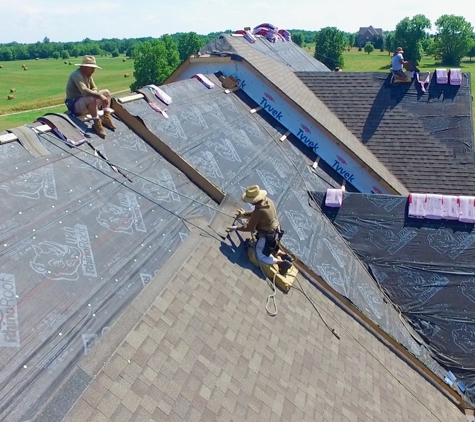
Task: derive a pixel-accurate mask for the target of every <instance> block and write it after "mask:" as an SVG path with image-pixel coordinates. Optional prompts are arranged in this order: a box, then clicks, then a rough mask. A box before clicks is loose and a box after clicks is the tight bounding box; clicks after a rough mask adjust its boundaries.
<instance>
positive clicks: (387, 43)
mask: <svg viewBox="0 0 475 422" xmlns="http://www.w3.org/2000/svg"><path fill="white" fill-rule="evenodd" d="M396 48H397V45H396V39H395V38H394V31H391V32H388V33H387V34H386V35H385V37H384V49H385V50H386V51H387V52H388V53H389V54H390V55H391V53H394V52H395V51H396Z"/></svg>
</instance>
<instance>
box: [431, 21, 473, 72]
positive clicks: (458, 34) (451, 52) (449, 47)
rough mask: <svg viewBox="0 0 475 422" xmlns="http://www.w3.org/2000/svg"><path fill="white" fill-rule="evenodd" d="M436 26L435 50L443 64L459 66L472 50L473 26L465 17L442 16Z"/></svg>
mask: <svg viewBox="0 0 475 422" xmlns="http://www.w3.org/2000/svg"><path fill="white" fill-rule="evenodd" d="M435 26H436V28H437V32H436V36H435V48H436V51H437V54H438V56H439V57H440V58H441V59H442V63H443V64H445V65H448V66H458V65H459V64H460V61H461V60H462V58H463V57H464V56H465V54H466V53H467V51H468V49H469V48H470V42H471V40H472V36H473V26H472V25H471V24H470V22H467V21H466V20H465V18H464V17H463V16H455V15H442V16H441V17H440V18H439V19H437V21H436V22H435Z"/></svg>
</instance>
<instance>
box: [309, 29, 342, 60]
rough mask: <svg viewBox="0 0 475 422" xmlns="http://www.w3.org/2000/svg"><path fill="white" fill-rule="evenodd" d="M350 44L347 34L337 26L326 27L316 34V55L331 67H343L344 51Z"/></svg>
mask: <svg viewBox="0 0 475 422" xmlns="http://www.w3.org/2000/svg"><path fill="white" fill-rule="evenodd" d="M347 44H348V39H347V36H346V35H345V33H344V32H343V31H340V30H338V29H337V28H335V27H326V28H323V29H321V30H320V31H318V32H317V35H316V36H315V54H314V57H315V58H316V59H317V60H319V61H321V62H322V63H323V64H325V66H327V67H328V68H329V69H334V68H335V67H337V66H338V67H340V68H342V67H343V65H344V61H343V55H342V53H343V51H344V50H345V47H346V45H347Z"/></svg>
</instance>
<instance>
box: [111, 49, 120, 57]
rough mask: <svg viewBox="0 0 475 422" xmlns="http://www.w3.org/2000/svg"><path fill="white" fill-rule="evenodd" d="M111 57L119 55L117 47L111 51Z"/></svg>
mask: <svg viewBox="0 0 475 422" xmlns="http://www.w3.org/2000/svg"><path fill="white" fill-rule="evenodd" d="M112 57H119V50H118V49H117V48H116V49H115V50H114V51H113V52H112Z"/></svg>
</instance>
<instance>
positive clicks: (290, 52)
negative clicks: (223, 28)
mask: <svg viewBox="0 0 475 422" xmlns="http://www.w3.org/2000/svg"><path fill="white" fill-rule="evenodd" d="M243 47H250V48H251V49H252V50H254V52H255V53H256V54H258V55H264V56H267V57H269V58H270V59H272V60H273V61H274V62H275V63H280V64H282V65H283V66H286V67H288V68H289V69H290V70H292V71H293V72H296V71H319V72H325V71H329V70H330V69H328V68H327V67H326V66H325V65H324V64H323V63H321V62H319V61H318V60H317V59H315V58H313V57H312V56H310V55H309V54H307V53H306V52H305V51H304V50H303V49H302V48H300V47H299V46H298V45H297V44H295V43H293V42H292V41H278V42H275V43H272V42H270V41H268V40H267V39H266V38H265V37H260V36H257V37H256V42H255V43H253V44H251V43H249V42H248V41H247V40H246V39H245V38H244V37H243V36H241V35H239V36H238V35H233V34H222V35H220V36H219V37H217V38H215V39H214V40H212V41H210V42H209V43H208V44H206V45H205V46H204V47H203V48H202V49H201V50H200V53H201V54H219V55H224V54H226V55H227V54H237V55H240V52H241V51H242V48H243ZM247 58H248V57H247V56H246V59H247Z"/></svg>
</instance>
